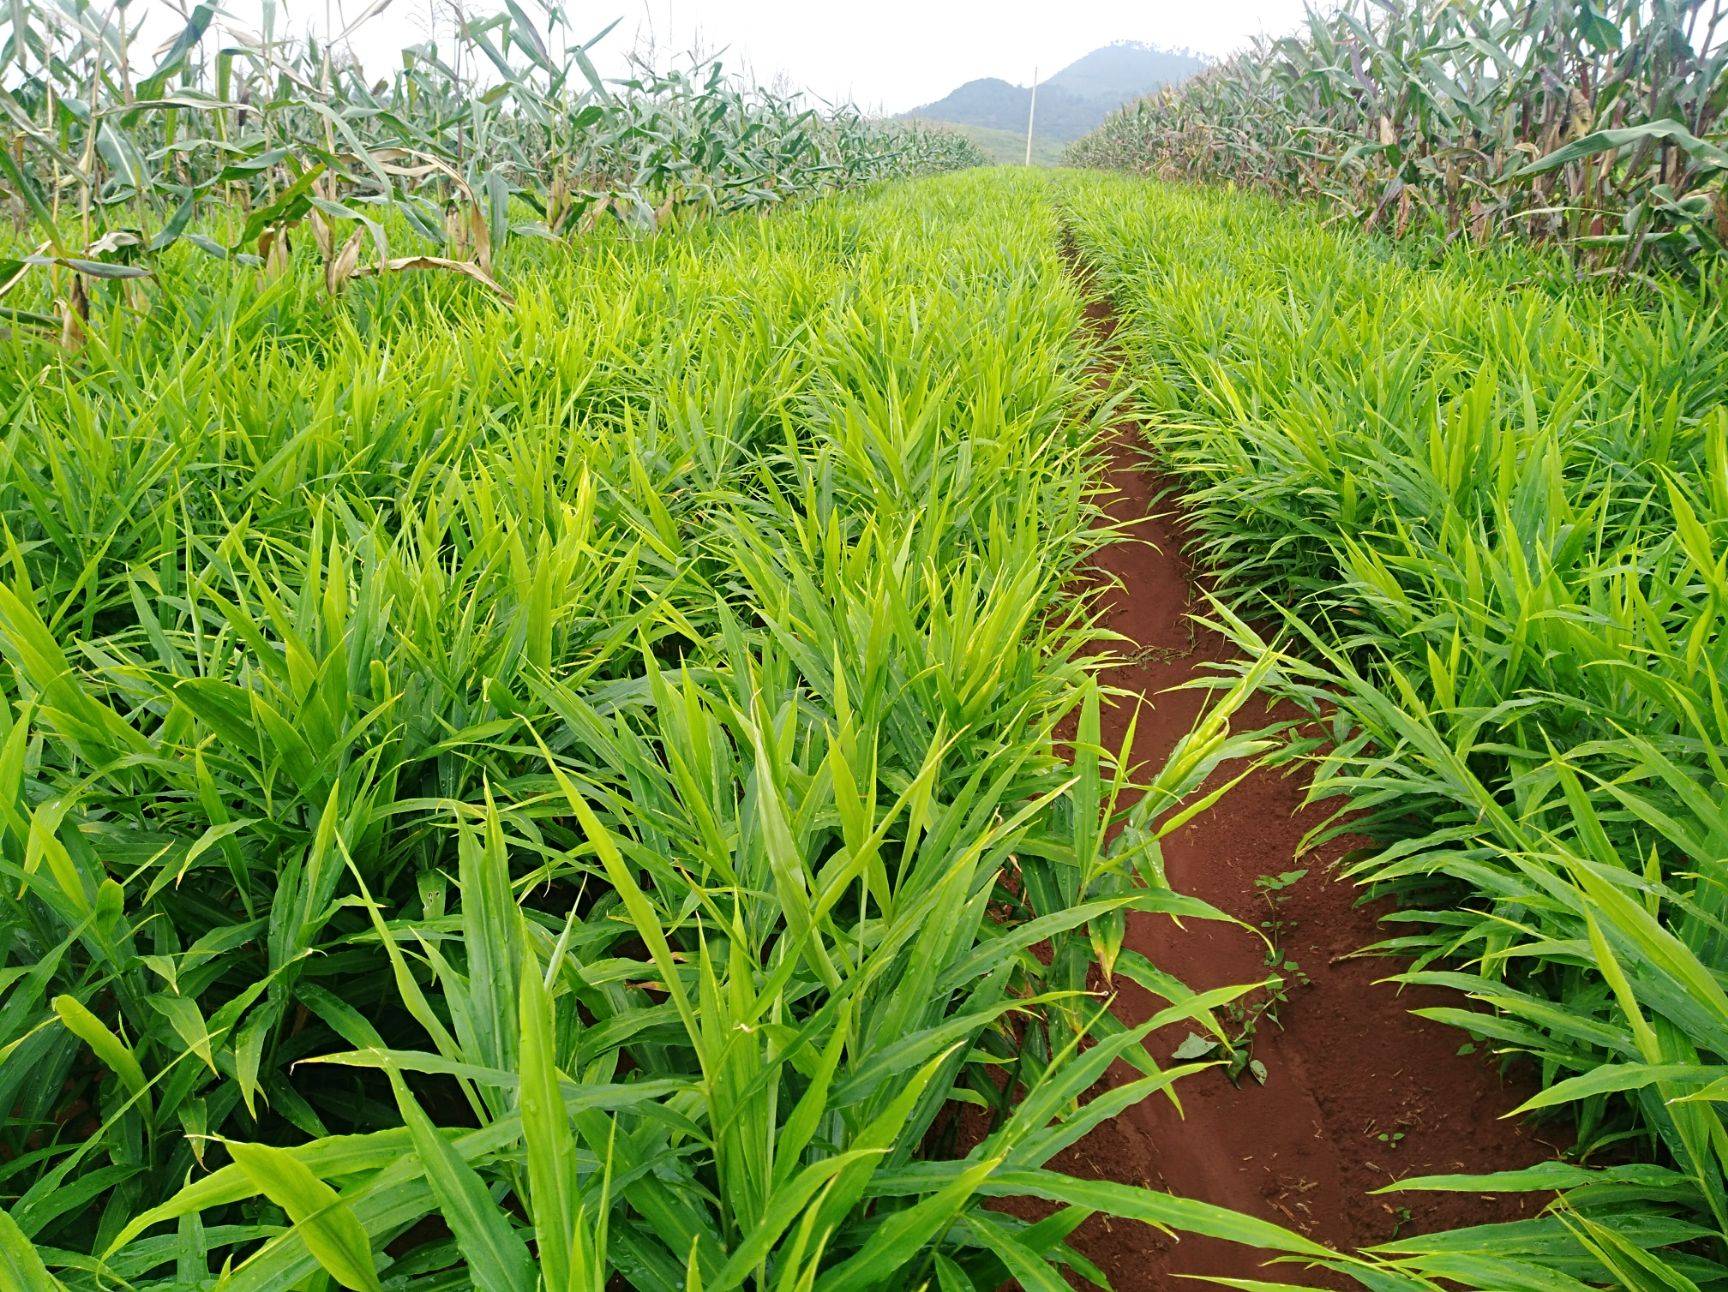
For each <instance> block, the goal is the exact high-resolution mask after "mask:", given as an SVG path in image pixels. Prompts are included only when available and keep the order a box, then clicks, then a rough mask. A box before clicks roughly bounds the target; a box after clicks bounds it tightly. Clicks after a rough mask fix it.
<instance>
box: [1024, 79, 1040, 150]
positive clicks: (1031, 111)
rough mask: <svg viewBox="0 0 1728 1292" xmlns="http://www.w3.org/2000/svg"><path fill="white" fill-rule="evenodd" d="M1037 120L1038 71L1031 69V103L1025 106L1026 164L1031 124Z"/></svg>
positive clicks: (1029, 147) (1030, 140)
mask: <svg viewBox="0 0 1728 1292" xmlns="http://www.w3.org/2000/svg"><path fill="white" fill-rule="evenodd" d="M1037 118H1038V69H1037V67H1036V66H1034V67H1033V69H1032V102H1031V103H1029V104H1027V105H1026V164H1027V165H1028V166H1030V165H1031V164H1032V123H1033V122H1034V121H1035V120H1037Z"/></svg>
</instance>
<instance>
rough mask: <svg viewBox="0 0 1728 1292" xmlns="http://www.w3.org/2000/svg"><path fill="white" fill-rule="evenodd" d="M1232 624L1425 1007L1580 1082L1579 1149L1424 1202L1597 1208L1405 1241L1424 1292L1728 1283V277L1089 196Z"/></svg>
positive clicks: (1423, 1184)
mask: <svg viewBox="0 0 1728 1292" xmlns="http://www.w3.org/2000/svg"><path fill="white" fill-rule="evenodd" d="M1071 201H1072V213H1071V214H1072V219H1073V222H1074V226H1075V229H1076V233H1077V236H1078V238H1079V240H1080V243H1081V245H1082V247H1083V248H1084V250H1085V252H1086V254H1087V255H1088V256H1090V257H1091V258H1092V259H1093V261H1094V262H1095V263H1096V264H1097V265H1098V266H1099V268H1100V271H1101V272H1102V274H1103V275H1104V279H1105V281H1106V283H1107V284H1108V286H1109V288H1110V290H1111V291H1112V293H1113V295H1114V297H1115V299H1116V301H1117V303H1118V306H1119V307H1120V308H1122V309H1123V310H1124V311H1125V313H1126V314H1127V316H1128V320H1129V326H1128V327H1127V328H1126V329H1125V330H1124V333H1123V335H1124V337H1125V338H1126V339H1127V340H1128V343H1129V344H1130V346H1131V347H1132V351H1133V371H1134V374H1135V377H1136V379H1137V381H1138V382H1139V383H1140V389H1141V392H1142V399H1143V402H1144V404H1145V407H1146V409H1147V411H1148V415H1149V416H1150V417H1151V418H1152V419H1153V420H1154V424H1155V427H1156V430H1155V442H1156V445H1157V453H1158V456H1159V457H1160V459H1161V460H1162V461H1163V462H1164V463H1165V464H1166V465H1167V466H1168V467H1169V468H1170V469H1172V470H1173V471H1175V472H1176V473H1177V475H1178V476H1179V478H1180V479H1181V481H1182V482H1183V490H1184V496H1185V501H1186V506H1187V510H1188V514H1189V516H1190V517H1191V518H1192V520H1193V522H1194V524H1195V526H1196V529H1197V533H1198V538H1197V540H1196V541H1197V543H1198V545H1199V548H1200V550H1201V551H1202V552H1203V553H1204V554H1205V556H1206V558H1207V559H1208V560H1209V562H1210V563H1211V564H1212V565H1213V566H1214V567H1215V568H1216V569H1217V570H1218V571H1219V572H1220V575H1221V577H1222V578H1223V579H1224V587H1225V589H1226V597H1227V606H1225V607H1221V608H1220V610H1219V614H1220V615H1221V616H1222V617H1223V618H1224V619H1225V621H1226V622H1227V623H1228V624H1229V625H1230V626H1231V628H1232V630H1233V631H1234V632H1235V633H1236V635H1237V636H1238V637H1239V638H1240V639H1241V640H1243V641H1244V642H1245V643H1247V644H1248V645H1250V646H1251V647H1252V646H1256V645H1258V644H1260V637H1259V632H1258V631H1257V630H1256V629H1254V628H1252V627H1250V624H1251V623H1259V624H1266V623H1268V622H1270V624H1271V626H1272V628H1273V629H1275V630H1276V632H1277V634H1278V636H1279V637H1280V638H1281V639H1282V642H1283V644H1284V645H1285V647H1286V650H1285V652H1284V654H1283V655H1282V656H1281V663H1280V664H1279V665H1278V669H1277V674H1276V677H1275V679H1274V685H1275V686H1276V687H1277V688H1278V689H1279V690H1281V691H1282V692H1283V693H1284V694H1286V695H1288V696H1291V697H1294V698H1295V699H1296V700H1297V701H1299V702H1300V703H1301V704H1302V705H1303V706H1305V708H1306V709H1307V710H1308V712H1309V713H1310V714H1311V715H1312V717H1313V718H1314V720H1315V721H1316V722H1317V723H1318V724H1319V728H1318V730H1319V731H1320V732H1321V733H1323V734H1324V735H1325V737H1326V738H1327V739H1326V741H1325V742H1324V743H1322V742H1319V741H1317V740H1315V739H1311V738H1310V737H1309V736H1307V735H1303V734H1299V733H1294V732H1293V733H1291V737H1290V743H1289V745H1288V750H1287V752H1288V756H1290V757H1297V758H1307V759H1310V760H1312V762H1313V766H1314V768H1315V781H1314V786H1313V791H1312V796H1313V798H1314V799H1315V800H1319V801H1331V802H1333V803H1334V804H1335V806H1337V807H1338V808H1339V811H1338V814H1337V815H1336V816H1335V817H1334V818H1333V819H1332V821H1331V823H1330V824H1328V825H1327V826H1326V827H1324V828H1323V829H1322V830H1320V831H1319V833H1318V836H1317V838H1328V837H1335V836H1337V835H1339V834H1342V833H1346V832H1348V833H1350V834H1364V835H1367V836H1369V837H1370V838H1371V839H1372V840H1373V847H1372V848H1371V849H1369V850H1367V851H1366V852H1364V853H1362V854H1360V855H1358V856H1356V857H1354V858H1353V859H1352V860H1351V861H1350V863H1349V865H1348V868H1347V873H1348V874H1350V875H1351V876H1353V877H1354V878H1356V879H1358V880H1359V881H1361V882H1362V883H1364V884H1366V885H1368V886H1369V891H1371V892H1372V893H1375V894H1381V895H1391V896H1394V897H1396V898H1398V899H1399V903H1400V906H1401V911H1400V913H1399V914H1398V915H1396V916H1394V917H1393V920H1394V923H1393V925H1392V929H1391V931H1392V933H1393V934H1394V936H1392V937H1391V938H1390V939H1389V940H1388V942H1387V943H1386V947H1387V949H1389V950H1392V951H1396V952H1397V953H1399V954H1400V955H1401V956H1403V957H1406V958H1408V959H1410V960H1413V961H1414V967H1413V968H1412V969H1411V971H1410V972H1408V973H1405V974H1402V975H1400V980H1401V981H1404V982H1410V983H1439V984H1444V985H1447V986H1450V987H1454V988H1457V989H1458V990H1460V991H1462V992H1464V993H1465V994H1466V995H1468V996H1469V997H1471V998H1472V999H1473V1002H1474V1004H1475V1005H1476V1006H1478V1009H1476V1010H1464V1009H1455V1008H1446V1009H1438V1010H1430V1011H1427V1012H1429V1013H1431V1014H1433V1015H1434V1016H1435V1017H1438V1018H1440V1019H1442V1020H1444V1021H1446V1022H1449V1023H1453V1024H1456V1025H1458V1026H1459V1027H1461V1028H1463V1029H1466V1030H1467V1031H1468V1032H1470V1033H1472V1034H1474V1036H1475V1037H1476V1038H1477V1040H1478V1042H1479V1043H1481V1044H1485V1045H1487V1046H1488V1047H1490V1048H1491V1049H1492V1050H1494V1051H1495V1052H1497V1053H1499V1054H1503V1055H1507V1056H1513V1055H1516V1056H1522V1057H1523V1059H1524V1061H1525V1063H1526V1065H1527V1068H1528V1070H1530V1071H1533V1072H1534V1073H1535V1074H1536V1075H1538V1076H1539V1077H1540V1079H1541V1082H1542V1086H1543V1091H1542V1093H1541V1094H1540V1095H1538V1096H1537V1097H1535V1098H1533V1099H1532V1100H1531V1101H1530V1102H1529V1104H1528V1105H1527V1110H1530V1111H1536V1110H1543V1109H1547V1110H1560V1111H1563V1112H1564V1113H1565V1114H1567V1115H1568V1116H1569V1117H1570V1119H1571V1124H1572V1126H1573V1127H1575V1131H1576V1140H1577V1146H1576V1149H1575V1150H1574V1152H1573V1154H1572V1157H1573V1159H1574V1160H1573V1161H1572V1162H1562V1163H1556V1164H1553V1165H1550V1166H1546V1167H1541V1168H1538V1169H1535V1170H1532V1171H1530V1172H1527V1173H1520V1174H1518V1175H1514V1176H1502V1177H1488V1178H1457V1179H1439V1180H1428V1181H1405V1182H1403V1184H1402V1185H1401V1186H1400V1187H1403V1188H1447V1189H1465V1190H1471V1191H1481V1190H1488V1189H1520V1190H1533V1191H1537V1192H1540V1193H1543V1194H1547V1193H1549V1192H1550V1191H1553V1190H1556V1189H1558V1190H1561V1197H1560V1201H1559V1202H1558V1203H1557V1204H1555V1205H1554V1206H1552V1207H1550V1208H1549V1209H1548V1210H1547V1211H1546V1212H1545V1213H1544V1214H1543V1215H1542V1216H1540V1217H1539V1218H1536V1219H1532V1220H1529V1221H1525V1222H1521V1223H1518V1224H1512V1225H1502V1226H1492V1227H1487V1228H1482V1229H1473V1230H1463V1231H1460V1232H1458V1233H1454V1234H1447V1235H1438V1236H1415V1237H1410V1238H1407V1239H1403V1240H1400V1241H1397V1242H1394V1243H1391V1244H1388V1245H1387V1246H1386V1247H1384V1248H1382V1249H1380V1254H1381V1255H1382V1256H1383V1257H1384V1258H1385V1259H1386V1260H1387V1261H1388V1263H1389V1265H1388V1272H1387V1275H1386V1277H1387V1278H1388V1279H1391V1280H1393V1281H1391V1282H1388V1283H1387V1284H1386V1285H1385V1286H1388V1287H1391V1286H1397V1287H1404V1286H1421V1287H1427V1286H1451V1285H1458V1284H1462V1285H1464V1286H1469V1287H1482V1288H1487V1287H1493V1288H1517V1289H1526V1288H1528V1289H1538V1288H1542V1289H1547V1288H1578V1287H1584V1286H1589V1287H1604V1286H1607V1287H1637V1288H1656V1287H1661V1288H1712V1287H1720V1286H1724V1285H1725V1284H1728V1204H1725V1196H1728V1195H1725V1177H1724V1169H1725V1166H1728V1134H1725V1133H1724V1123H1723V1120H1722V1115H1721V1113H1720V1111H1719V1110H1720V1108H1721V1103H1720V1100H1721V1098H1722V1096H1723V1092H1724V1090H1725V1089H1728V1082H1725V1081H1724V1080H1723V1078H1724V1077H1725V1076H1728V994H1725V989H1728V981H1725V979H1724V973H1723V966H1724V964H1725V962H1728V961H1725V956H1728V923H1725V922H1724V917H1725V916H1728V905H1725V900H1728V898H1725V895H1728V887H1725V880H1728V874H1725V872H1724V866H1725V864H1728V808H1725V803H1724V797H1723V787H1724V785H1728V631H1725V627H1728V625H1725V616H1728V555H1725V553H1728V415H1725V412H1724V408H1725V403H1728V357H1725V356H1728V347H1725V346H1724V344H1723V339H1724V328H1725V322H1724V318H1723V314H1722V306H1721V300H1722V294H1721V293H1722V284H1721V283H1720V281H1718V276H1712V277H1710V278H1708V279H1707V280H1706V281H1705V283H1704V284H1703V285H1702V287H1700V288H1698V289H1688V288H1682V287H1679V286H1675V285H1672V284H1669V285H1668V286H1666V287H1664V288H1662V290H1661V295H1660V297H1659V298H1657V299H1656V300H1655V301H1654V302H1650V301H1634V300H1632V299H1629V298H1628V297H1626V296H1625V295H1617V296H1609V295H1606V294H1603V293H1600V292H1596V291H1592V290H1583V289H1576V288H1573V289H1559V290H1556V289H1555V288H1553V287H1552V286H1551V284H1552V283H1554V282H1555V281H1556V280H1557V279H1563V278H1564V275H1563V274H1562V275H1556V274H1554V273H1553V272H1552V270H1553V269H1554V266H1553V265H1552V264H1551V263H1549V262H1548V260H1547V259H1546V258H1537V257H1535V256H1532V255H1530V254H1526V253H1517V254H1506V255H1462V254H1460V255H1455V256H1452V257H1450V258H1448V259H1447V261H1446V262H1445V263H1444V264H1443V265H1442V266H1440V267H1437V268H1431V269H1418V268H1412V267H1410V266H1409V265H1408V264H1406V263H1404V262H1402V261H1401V260H1400V258H1399V257H1398V256H1397V255H1396V254H1394V253H1392V252H1391V251H1390V250H1389V248H1388V247H1387V246H1386V244H1384V243H1382V242H1378V241H1375V240H1371V239H1366V238H1363V237H1361V236H1359V235H1357V234H1355V233H1353V232H1347V231H1342V230H1340V229H1339V228H1337V227H1336V226H1328V225H1327V224H1326V223H1325V222H1324V221H1323V220H1322V218H1321V217H1320V216H1319V215H1318V214H1317V213H1315V212H1314V211H1312V210H1305V209H1292V208H1290V207H1287V206H1282V205H1279V204H1276V203H1273V202H1271V201H1267V200H1264V199H1261V198H1255V197H1249V196H1245V195H1240V194H1239V195H1234V196H1231V195H1225V194H1222V193H1218V192H1201V191H1195V190H1189V189H1180V188H1173V187H1168V186H1163V185H1147V184H1141V183H1137V182H1133V181H1124V180H1114V179H1107V178H1097V179H1094V180H1093V181H1091V182H1089V183H1088V184H1086V185H1084V186H1081V187H1078V188H1077V189H1076V190H1075V191H1074V193H1073V195H1072V198H1071Z"/></svg>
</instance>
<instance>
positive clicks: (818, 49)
mask: <svg viewBox="0 0 1728 1292" xmlns="http://www.w3.org/2000/svg"><path fill="white" fill-rule="evenodd" d="M369 2H370V0H277V8H278V13H279V14H281V15H282V16H283V18H284V19H285V21H283V22H282V27H283V28H285V29H286V30H282V31H281V34H283V35H287V34H290V33H294V32H300V31H303V30H306V29H308V28H310V29H315V30H322V29H323V28H324V24H325V12H326V5H327V4H328V6H329V8H330V9H331V10H332V12H333V15H335V21H336V25H337V26H338V27H341V26H342V25H343V18H342V17H341V16H340V15H342V14H344V13H345V14H346V17H347V18H349V19H352V18H353V17H356V16H357V15H358V14H359V13H361V12H362V11H363V10H364V9H365V8H366V6H367V4H368V3H369ZM164 3H165V0H142V7H145V8H158V7H159V6H162V5H163V4H164ZM262 3H263V0H226V3H225V4H224V6H223V7H224V9H225V10H226V11H227V12H229V13H231V14H233V15H234V16H235V18H236V19H237V20H238V21H239V22H240V23H242V24H244V25H254V24H255V22H256V15H257V14H258V13H259V11H260V7H261V4H262ZM445 5H446V0H391V4H390V6H389V8H388V9H387V10H386V11H385V12H384V13H383V14H382V15H381V16H380V17H378V18H375V19H373V20H372V21H371V22H369V23H368V24H367V25H366V26H365V28H364V29H363V30H362V31H361V32H360V33H359V34H358V35H357V36H356V37H355V40H354V43H355V46H356V52H358V53H359V54H360V55H361V57H362V58H363V60H364V61H365V62H366V63H367V64H368V65H369V66H371V65H375V64H376V65H380V66H387V65H388V63H389V62H390V61H393V60H392V58H391V56H392V55H393V54H394V52H395V51H396V50H397V49H399V48H400V47H401V46H402V45H405V44H412V43H414V42H417V41H420V40H423V39H425V30H426V26H427V14H428V13H429V11H430V10H431V9H432V8H433V7H434V6H436V7H437V8H439V9H443V8H445ZM522 7H523V8H524V9H525V10H526V11H528V12H529V13H531V14H537V13H538V12H539V9H538V6H537V5H535V4H533V3H523V6H522ZM1303 7H1304V6H1303V0H1059V2H1058V3H1051V2H1050V0H847V2H845V3H833V2H831V0H830V2H825V0H567V11H568V12H569V13H570V14H571V15H572V25H573V27H574V28H575V29H576V31H577V32H579V33H580V35H579V36H578V39H585V38H586V37H587V36H588V35H590V34H592V33H593V32H594V31H597V30H599V29H600V28H602V27H604V26H605V25H606V24H607V23H608V22H610V21H612V20H613V19H614V18H618V19H621V20H622V21H620V22H619V24H618V27H617V29H616V30H615V31H613V33H612V35H611V36H610V37H608V38H607V40H606V41H605V43H604V44H603V45H602V46H601V51H600V52H602V53H603V54H604V55H605V57H603V58H601V59H600V60H599V61H600V64H601V68H602V70H603V71H607V72H610V71H613V70H617V69H621V67H622V64H623V58H624V55H625V54H627V53H628V52H629V51H630V50H631V49H632V48H633V47H635V46H637V45H638V43H639V42H646V41H648V40H649V39H652V40H653V41H654V43H655V45H656V46H657V47H658V48H659V49H661V50H666V49H668V48H673V49H688V48H689V47H691V46H692V45H693V44H697V43H700V45H701V46H702V48H704V49H705V50H707V51H709V52H712V51H715V50H719V49H725V50H727V51H728V56H727V58H726V60H725V61H726V63H727V65H728V66H729V67H731V68H732V69H734V70H748V71H749V72H751V73H752V74H753V75H754V76H755V77H756V78H757V79H758V80H759V81H762V82H768V81H772V80H774V79H775V78H776V77H780V76H784V77H785V78H786V80H787V81H789V82H791V83H792V84H794V85H796V86H799V87H801V88H804V89H808V90H810V91H812V92H813V93H815V94H817V95H820V96H822V97H824V98H827V99H830V100H839V99H845V100H849V101H851V102H854V103H857V104H858V105H859V106H860V107H864V108H867V109H875V110H885V111H888V112H900V111H904V110H905V109H907V108H912V107H916V106H918V105H919V104H922V103H927V102H929V101H931V100H933V99H938V98H940V97H942V95H944V94H946V93H947V92H948V91H949V90H951V89H953V88H954V87H955V86H957V85H959V84H961V83H962V82H965V81H969V80H971V79H973V78H974V77H980V76H1000V77H1002V78H1004V79H1005V80H1009V81H1014V82H1017V83H1019V84H1027V83H1029V82H1030V81H1031V80H1032V76H1033V69H1034V68H1035V67H1036V68H1037V69H1038V71H1039V74H1040V75H1048V74H1049V73H1051V72H1054V71H1057V70H1058V69H1060V68H1062V67H1063V66H1065V65H1066V64H1068V63H1070V62H1072V61H1073V60H1074V59H1076V58H1078V57H1080V55H1082V54H1084V53H1086V52H1088V51H1089V50H1092V49H1096V48H1097V47H1098V46H1100V45H1105V44H1108V43H1110V42H1111V41H1114V40H1143V41H1148V42H1150V43H1152V44H1156V45H1163V46H1165V47H1167V48H1189V49H1195V50H1199V51H1201V52H1203V53H1207V54H1225V53H1229V52H1230V51H1231V50H1233V49H1236V48H1238V47H1240V46H1241V45H1243V44H1245V43H1246V42H1247V41H1248V40H1249V39H1250V38H1252V37H1254V36H1256V35H1260V34H1269V35H1283V34H1285V33H1287V32H1289V31H1290V30H1292V29H1293V28H1295V27H1296V26H1297V25H1299V24H1300V23H1301V21H1302V14H1303ZM465 8H467V9H468V11H469V12H470V13H484V12H487V11H489V10H496V9H499V8H502V3H501V0H465ZM134 12H136V10H135V11H134ZM160 12H161V11H160V9H159V14H160ZM161 20H162V18H161V17H159V18H158V21H161Z"/></svg>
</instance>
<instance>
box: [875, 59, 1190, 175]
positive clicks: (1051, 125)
mask: <svg viewBox="0 0 1728 1292" xmlns="http://www.w3.org/2000/svg"><path fill="white" fill-rule="evenodd" d="M1204 66H1205V64H1204V63H1203V62H1202V61H1201V60H1200V59H1199V58H1197V57H1196V56H1194V55H1192V54H1187V53H1180V52H1173V51H1170V50H1165V49H1157V48H1155V47H1153V46H1151V45H1143V44H1139V43H1137V42H1132V41H1122V42H1119V43H1117V44H1115V45H1106V46H1104V48H1102V49H1095V50H1093V51H1092V52H1091V53H1090V54H1087V55H1085V56H1084V57H1083V58H1079V59H1076V60H1075V61H1074V62H1072V63H1070V64H1069V65H1068V66H1067V67H1065V68H1063V69H1062V70H1061V71H1059V72H1057V73H1056V74H1055V75H1053V76H1050V77H1048V78H1046V79H1045V80H1044V81H1043V82H1041V83H1040V84H1039V86H1038V120H1037V128H1036V136H1037V139H1039V140H1045V141H1052V142H1055V143H1066V142H1068V141H1069V140H1071V139H1078V138H1079V137H1080V136H1081V135H1083V134H1085V133H1086V132H1087V131H1089V130H1091V129H1092V128H1093V127H1095V126H1096V125H1098V123H1099V122H1101V121H1103V120H1104V118H1105V117H1107V116H1109V115H1110V113H1111V111H1113V110H1114V109H1115V108H1117V107H1120V106H1121V105H1122V104H1123V103H1126V102H1127V101H1128V100H1129V99H1133V98H1138V97H1139V96H1140V95H1142V94H1149V93H1151V92H1152V91H1153V90H1156V89H1158V88H1159V87H1160V86H1164V85H1172V84H1174V83H1176V82H1177V81H1181V80H1184V79H1186V78H1187V77H1190V76H1192V75H1194V73H1196V72H1198V71H1200V70H1201V69H1202V68H1203V67H1204ZM1031 98H1032V91H1031V89H1030V88H1029V87H1027V86H1024V85H1015V84H1013V83H1012V82H1009V81H1004V80H1002V79H1001V78H999V77H994V76H988V77H984V78H982V79H980V80H976V81H968V82H966V84H964V85H962V86H961V87H960V88H959V89H957V90H954V91H952V92H951V93H949V94H947V95H945V96H944V97H942V98H940V99H938V100H937V101H936V102H934V103H927V104H925V105H924V106H923V107H921V108H914V109H912V111H910V112H908V113H906V114H905V115H906V116H909V117H923V118H925V119H926V120H929V121H946V122H949V123H951V124H953V125H960V126H973V127H979V128H982V129H985V130H1006V131H1011V132H1014V133H1016V134H1018V135H1019V136H1020V137H1021V138H1022V139H1024V137H1025V131H1026V110H1027V107H1028V106H1029V104H1030V102H1031ZM1037 151H1038V150H1037V148H1036V140H1035V147H1034V152H1035V154H1036V152H1037Z"/></svg>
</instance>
